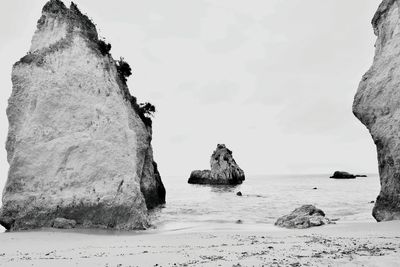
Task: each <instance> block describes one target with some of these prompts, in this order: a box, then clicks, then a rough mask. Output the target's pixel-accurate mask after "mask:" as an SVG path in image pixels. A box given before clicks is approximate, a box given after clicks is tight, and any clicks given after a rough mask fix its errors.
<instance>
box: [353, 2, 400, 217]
mask: <svg viewBox="0 0 400 267" xmlns="http://www.w3.org/2000/svg"><path fill="white" fill-rule="evenodd" d="M399 5H400V1H399V0H384V1H383V2H382V3H381V5H380V6H379V8H378V11H377V12H376V14H375V16H374V18H373V20H372V25H373V28H374V32H375V34H376V36H377V41H376V44H375V57H374V61H373V64H372V66H371V68H370V69H369V70H368V71H367V73H366V74H365V75H364V76H363V78H362V80H361V82H360V85H359V88H358V91H357V93H356V95H355V98H354V103H353V113H354V114H355V116H356V117H357V118H358V119H359V120H360V121H361V122H362V123H363V124H364V125H365V126H366V127H367V128H368V130H369V131H370V133H371V136H372V138H373V140H374V142H375V144H376V148H377V153H378V163H379V175H380V180H381V191H380V194H379V196H378V198H377V200H376V203H375V207H374V209H373V212H372V213H373V216H374V217H375V219H376V220H377V221H387V220H395V219H400V134H399V133H400V123H399V122H400V90H399V88H400V17H399V12H400V9H399Z"/></svg>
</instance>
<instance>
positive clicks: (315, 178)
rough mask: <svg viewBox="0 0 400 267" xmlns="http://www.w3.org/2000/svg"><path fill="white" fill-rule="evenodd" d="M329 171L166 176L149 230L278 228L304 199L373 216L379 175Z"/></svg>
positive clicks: (328, 210) (351, 214)
mask: <svg viewBox="0 0 400 267" xmlns="http://www.w3.org/2000/svg"><path fill="white" fill-rule="evenodd" d="M329 176H330V175H329V174H319V175H316V174H311V175H253V176H248V177H246V180H245V181H244V182H243V184H241V185H238V186H209V185H192V184H188V183H187V177H182V176H169V177H163V183H164V185H165V187H166V190H167V196H166V204H165V205H164V206H163V207H161V208H157V209H155V210H153V211H151V212H150V219H151V222H152V226H151V229H150V231H148V232H151V233H175V232H202V231H204V232H213V231H221V230H222V231H224V230H229V231H241V230H246V231H252V230H254V231H258V230H261V231H264V230H269V231H273V230H277V229H278V228H277V227H275V226H274V222H275V221H276V220H277V218H279V217H280V216H283V215H286V214H289V213H290V212H291V211H293V210H294V209H295V208H298V207H300V206H301V205H304V204H312V205H315V206H316V207H317V208H319V209H322V210H323V211H324V212H325V214H326V216H327V217H328V218H330V219H338V222H337V223H357V222H374V221H375V220H374V218H373V217H372V215H371V212H372V208H373V206H374V203H372V202H373V201H374V200H375V199H376V197H377V195H378V194H379V190H380V184H379V176H378V175H377V174H369V175H368V177H359V178H356V179H344V180H338V179H330V178H329ZM238 192H241V193H242V196H238V195H237V193H238ZM3 231H4V228H0V232H3Z"/></svg>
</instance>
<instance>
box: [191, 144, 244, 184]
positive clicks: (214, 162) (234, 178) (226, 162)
mask: <svg viewBox="0 0 400 267" xmlns="http://www.w3.org/2000/svg"><path fill="white" fill-rule="evenodd" d="M210 165H211V170H203V171H198V170H197V171H193V172H192V173H191V174H190V178H189V180H188V183H189V184H210V185H237V184H241V183H242V182H243V181H244V179H245V177H244V172H243V170H242V169H241V168H240V167H239V166H238V165H237V164H236V162H235V160H234V159H233V156H232V151H231V150H229V149H228V148H226V146H225V145H223V144H219V145H217V149H216V150H215V151H214V152H213V154H212V155H211V160H210Z"/></svg>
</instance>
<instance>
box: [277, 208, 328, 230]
mask: <svg viewBox="0 0 400 267" xmlns="http://www.w3.org/2000/svg"><path fill="white" fill-rule="evenodd" d="M329 223H331V221H330V220H329V219H328V218H326V217H325V213H324V212H323V211H322V210H320V209H317V208H316V207H315V206H313V205H303V206H301V207H300V208H297V209H295V210H294V211H293V212H292V213H290V214H289V215H285V216H282V217H280V218H279V219H278V220H277V221H276V222H275V225H277V226H280V227H284V228H289V229H292V228H298V229H304V228H310V227H313V226H321V225H324V224H329Z"/></svg>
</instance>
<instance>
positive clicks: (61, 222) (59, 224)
mask: <svg viewBox="0 0 400 267" xmlns="http://www.w3.org/2000/svg"><path fill="white" fill-rule="evenodd" d="M75 226H76V221H75V220H68V219H65V218H55V219H54V222H53V227H54V228H59V229H71V228H75Z"/></svg>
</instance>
